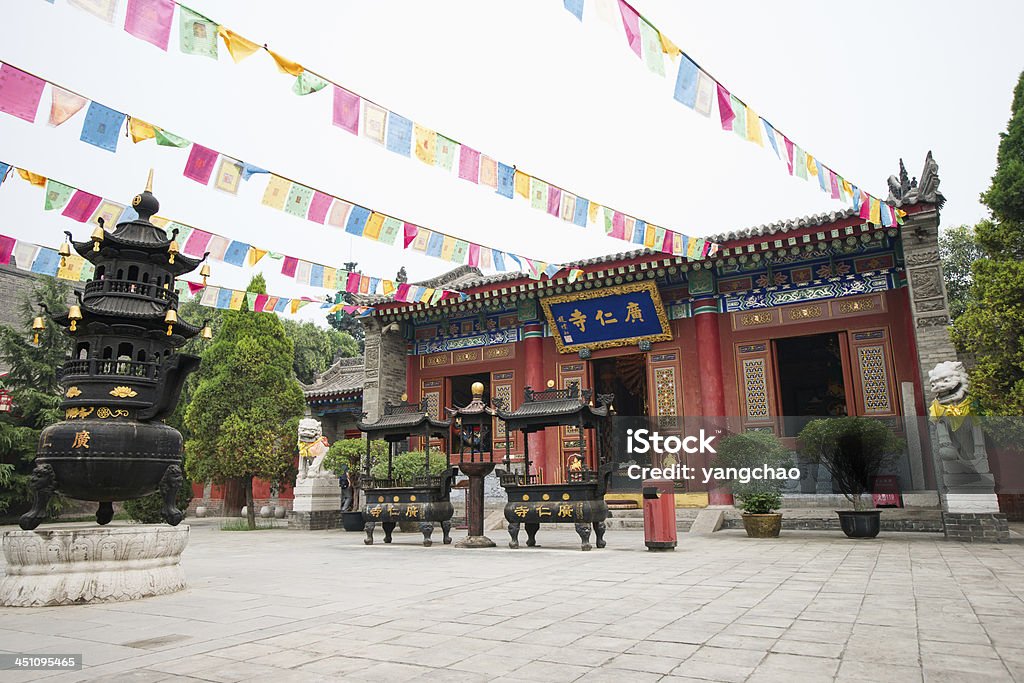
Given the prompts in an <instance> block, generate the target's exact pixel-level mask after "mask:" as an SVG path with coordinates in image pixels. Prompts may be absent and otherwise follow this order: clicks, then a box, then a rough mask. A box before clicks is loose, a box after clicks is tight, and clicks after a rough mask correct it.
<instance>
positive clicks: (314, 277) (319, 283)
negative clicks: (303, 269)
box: [309, 263, 324, 287]
mask: <svg viewBox="0 0 1024 683" xmlns="http://www.w3.org/2000/svg"><path fill="white" fill-rule="evenodd" d="M309 284H311V285H313V286H314V287H323V286H324V267H323V266H321V265H320V264H319V263H314V264H313V267H312V268H310V269H309Z"/></svg>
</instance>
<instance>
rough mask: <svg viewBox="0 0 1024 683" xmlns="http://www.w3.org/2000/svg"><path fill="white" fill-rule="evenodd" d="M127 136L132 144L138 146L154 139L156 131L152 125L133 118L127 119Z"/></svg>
mask: <svg viewBox="0 0 1024 683" xmlns="http://www.w3.org/2000/svg"><path fill="white" fill-rule="evenodd" d="M128 135H129V136H130V137H131V139H132V142H133V143H135V144H138V143H140V142H142V141H143V140H150V139H152V138H155V137H156V129H155V128H154V127H153V125H152V124H149V123H146V122H145V121H143V120H142V119H137V118H135V117H134V116H129V117H128Z"/></svg>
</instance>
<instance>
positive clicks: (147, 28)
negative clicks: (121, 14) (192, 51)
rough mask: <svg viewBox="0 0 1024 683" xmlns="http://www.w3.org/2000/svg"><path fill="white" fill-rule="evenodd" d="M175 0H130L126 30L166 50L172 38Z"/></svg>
mask: <svg viewBox="0 0 1024 683" xmlns="http://www.w3.org/2000/svg"><path fill="white" fill-rule="evenodd" d="M174 5H175V2H174V0H128V12H127V14H126V15H125V19H124V30H125V31H127V32H128V33H130V34H132V35H133V36H135V37H136V38H138V39H139V40H144V41H146V42H147V43H150V44H152V45H155V46H157V47H158V48H160V49H161V50H163V51H164V52H166V51H167V44H168V43H169V42H170V40H171V25H172V24H173V23H174Z"/></svg>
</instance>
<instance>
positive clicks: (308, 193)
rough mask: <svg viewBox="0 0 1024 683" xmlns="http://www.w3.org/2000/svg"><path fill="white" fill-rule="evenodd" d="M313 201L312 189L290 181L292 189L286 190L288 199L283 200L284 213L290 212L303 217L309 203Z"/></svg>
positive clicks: (307, 210)
mask: <svg viewBox="0 0 1024 683" xmlns="http://www.w3.org/2000/svg"><path fill="white" fill-rule="evenodd" d="M311 201H313V190H312V189H311V188H308V187H306V186H305V185H299V184H298V183H292V189H291V190H289V191H288V199H286V200H285V202H284V210H285V213H290V214H291V215H293V216H298V217H299V218H305V217H306V214H307V213H308V212H309V203H310V202H311Z"/></svg>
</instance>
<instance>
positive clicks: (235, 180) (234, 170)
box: [213, 157, 242, 194]
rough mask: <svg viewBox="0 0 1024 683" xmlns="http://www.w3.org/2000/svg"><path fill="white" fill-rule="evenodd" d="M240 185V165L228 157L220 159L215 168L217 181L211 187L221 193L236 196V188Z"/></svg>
mask: <svg viewBox="0 0 1024 683" xmlns="http://www.w3.org/2000/svg"><path fill="white" fill-rule="evenodd" d="M241 183H242V165H241V164H240V163H238V162H237V161H235V160H234V159H230V158H228V157H221V159H220V166H219V167H218V168H217V179H216V180H215V181H214V183H213V186H214V187H215V188H217V189H218V190H220V191H221V192H227V193H228V194H238V186H239V185H241Z"/></svg>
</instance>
